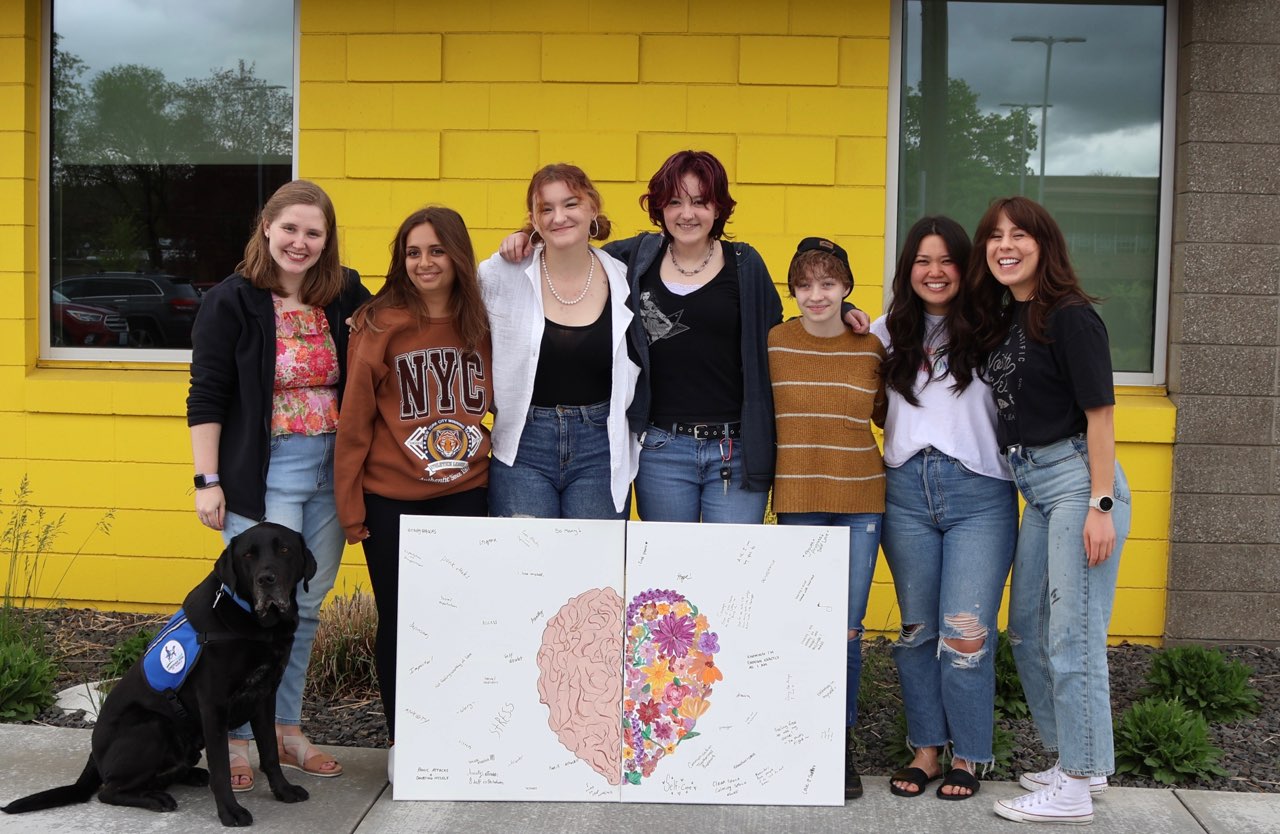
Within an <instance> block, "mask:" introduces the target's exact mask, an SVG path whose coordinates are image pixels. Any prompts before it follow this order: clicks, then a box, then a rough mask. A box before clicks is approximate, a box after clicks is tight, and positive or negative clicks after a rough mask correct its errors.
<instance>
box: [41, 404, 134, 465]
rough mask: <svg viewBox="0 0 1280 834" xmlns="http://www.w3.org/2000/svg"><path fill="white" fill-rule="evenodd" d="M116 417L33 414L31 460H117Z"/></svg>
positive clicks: (104, 415) (103, 415)
mask: <svg viewBox="0 0 1280 834" xmlns="http://www.w3.org/2000/svg"><path fill="white" fill-rule="evenodd" d="M115 423H116V418H115V417H114V416H112V415H108V414H32V415H30V416H29V417H28V420H27V426H28V435H27V458H28V459H29V460H92V461H109V460H115V458H116V448H115Z"/></svg>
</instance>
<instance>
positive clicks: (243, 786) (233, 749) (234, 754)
mask: <svg viewBox="0 0 1280 834" xmlns="http://www.w3.org/2000/svg"><path fill="white" fill-rule="evenodd" d="M248 753H249V743H248V742H247V741H246V742H245V743H243V744H236V743H235V741H233V740H231V739H227V759H228V761H230V763H231V790H232V792H233V793H248V792H249V791H251V790H253V767H252V766H251V765H250V764H249V755H248ZM237 761H238V762H239V764H237V763H236V762H237ZM236 779H243V780H245V781H244V782H241V783H240V784H236Z"/></svg>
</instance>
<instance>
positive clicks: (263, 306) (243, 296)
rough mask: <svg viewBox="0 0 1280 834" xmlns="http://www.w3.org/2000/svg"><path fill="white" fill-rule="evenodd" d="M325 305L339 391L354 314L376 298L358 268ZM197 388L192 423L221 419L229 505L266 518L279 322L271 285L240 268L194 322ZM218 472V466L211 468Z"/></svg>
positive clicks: (207, 298) (221, 461)
mask: <svg viewBox="0 0 1280 834" xmlns="http://www.w3.org/2000/svg"><path fill="white" fill-rule="evenodd" d="M343 272H344V275H345V277H346V283H345V284H344V285H343V288H342V292H341V293H340V294H339V296H338V298H337V300H335V301H334V302H332V303H331V304H329V305H328V306H326V307H325V308H324V313H325V318H327V319H328V320H329V332H330V333H332V334H333V342H334V347H335V348H337V352H338V397H339V400H341V397H342V391H343V389H344V388H345V387H346V382H347V325H346V320H347V319H348V318H350V316H351V314H352V313H354V312H355V310H356V308H357V307H359V306H360V305H361V304H363V303H364V302H365V301H366V300H367V299H368V298H369V295H370V294H369V291H368V290H367V289H365V287H364V285H363V284H361V283H360V276H359V274H358V273H356V271H355V270H353V269H347V268H346V267H343ZM191 344H192V350H191V388H190V390H189V392H188V393H187V425H188V426H198V425H201V424H204V423H219V424H220V425H221V426H222V436H221V439H220V441H219V443H218V473H217V474H218V477H219V479H220V480H221V485H222V492H223V495H225V496H226V500H227V510H228V511H229V512H233V513H235V514H236V515H241V516H244V517H246V518H252V519H254V520H257V521H261V520H262V519H263V518H264V517H265V516H266V492H267V466H268V463H269V462H270V458H271V404H272V400H273V396H274V391H273V389H274V386H275V376H276V324H275V308H274V306H273V304H272V299H271V292H270V291H269V290H262V289H258V288H257V287H254V286H253V284H251V283H249V280H248V279H247V278H245V277H244V276H243V275H240V274H239V273H236V274H233V275H230V276H228V277H227V278H225V279H223V280H222V281H221V282H220V283H218V285H217V286H215V287H213V288H211V289H210V290H209V291H208V292H207V293H205V295H204V298H203V300H202V302H201V304H200V312H199V313H198V314H197V315H196V321H195V325H194V326H193V327H192V330H191ZM204 474H212V473H204Z"/></svg>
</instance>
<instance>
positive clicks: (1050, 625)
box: [969, 197, 1131, 823]
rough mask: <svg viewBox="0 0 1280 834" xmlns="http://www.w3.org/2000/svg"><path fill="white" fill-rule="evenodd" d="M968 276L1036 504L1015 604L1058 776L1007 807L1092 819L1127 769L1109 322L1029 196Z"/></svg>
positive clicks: (997, 216)
mask: <svg viewBox="0 0 1280 834" xmlns="http://www.w3.org/2000/svg"><path fill="white" fill-rule="evenodd" d="M974 242H975V245H976V246H978V247H981V248H983V249H984V250H985V255H986V257H985V258H975V259H974V260H973V263H972V264H971V265H970V269H969V284H970V286H972V287H974V289H975V292H976V293H977V296H978V297H977V319H976V320H977V323H978V339H979V343H980V344H982V345H984V346H986V347H987V348H988V349H989V350H990V356H989V359H988V361H987V365H986V369H985V374H986V376H987V379H989V380H990V382H991V387H992V391H993V393H994V397H995V402H996V407H997V409H998V411H999V419H998V420H997V423H996V433H997V438H998V440H999V443H1000V446H1001V448H1002V449H1003V451H1004V456H1005V460H1006V461H1007V462H1008V464H1009V466H1010V468H1011V469H1012V471H1013V477H1014V481H1015V482H1016V483H1017V485H1018V489H1019V490H1020V491H1021V492H1022V496H1023V498H1024V499H1026V504H1027V506H1026V509H1025V510H1024V511H1023V514H1022V527H1021V529H1020V530H1019V532H1018V546H1017V553H1016V555H1015V557H1014V562H1013V583H1012V590H1011V593H1010V598H1009V636H1010V639H1011V640H1012V642H1013V652H1014V658H1015V660H1016V661H1017V664H1018V675H1019V677H1021V679H1022V686H1023V689H1024V690H1025V692H1026V695H1027V704H1028V705H1029V706H1030V708H1031V715H1032V718H1034V719H1035V722H1036V727H1037V728H1038V729H1039V731H1040V736H1041V738H1042V739H1043V741H1044V744H1045V747H1046V748H1047V749H1049V750H1050V751H1055V752H1057V754H1058V762H1057V763H1056V764H1055V765H1054V766H1053V767H1052V768H1050V769H1049V770H1046V771H1042V772H1040V773H1028V774H1024V775H1023V776H1022V778H1021V780H1020V781H1021V784H1022V786H1023V787H1025V788H1027V789H1029V790H1032V793H1030V794H1027V795H1025V796H1021V797H1018V798H1016V799H1007V800H1006V799H1002V800H999V801H998V802H996V804H995V812H996V813H997V814H998V815H1000V816H1002V817H1005V818H1007V819H1013V820H1020V821H1025V822H1074V823H1086V822H1090V821H1092V819H1093V800H1092V798H1091V796H1090V793H1091V791H1094V792H1096V791H1098V790H1103V789H1105V785H1106V776H1107V775H1108V774H1109V773H1111V772H1112V770H1113V769H1114V764H1115V761H1114V759H1115V751H1114V749H1113V746H1112V737H1111V693H1110V683H1109V680H1108V677H1107V626H1108V623H1109V622H1110V619H1111V603H1112V600H1113V599H1114V597H1115V588H1116V574H1117V572H1118V570H1119V567H1120V551H1121V549H1122V548H1123V546H1124V540H1125V537H1126V536H1127V535H1128V533H1129V522H1130V516H1131V506H1130V500H1131V499H1130V494H1129V487H1128V483H1127V482H1126V481H1125V477H1124V472H1123V471H1122V470H1121V468H1120V465H1119V463H1118V462H1117V461H1116V456H1115V431H1114V427H1113V411H1114V408H1115V393H1114V390H1113V386H1112V380H1111V353H1110V347H1109V344H1108V340H1107V330H1106V327H1105V326H1104V325H1103V323H1102V319H1101V318H1099V316H1098V314H1097V312H1096V311H1095V310H1094V309H1093V304H1092V302H1093V301H1094V299H1093V298H1091V297H1090V296H1089V295H1088V294H1086V293H1085V292H1084V290H1082V289H1081V288H1080V283H1079V281H1078V280H1077V278H1076V274H1075V271H1074V270H1073V269H1072V267H1071V261H1070V259H1069V258H1068V256H1067V246H1066V241H1065V239H1064V238H1063V235H1062V231H1061V230H1060V229H1059V228H1058V224H1057V223H1056V222H1054V220H1053V218H1052V217H1050V216H1049V213H1048V212H1046V211H1045V210H1044V208H1043V207H1041V206H1040V205H1039V204H1037V203H1035V202H1033V201H1031V200H1028V199H1026V198H1025V197H1008V198H1005V199H1000V200H996V201H995V202H994V203H992V205H991V207H990V208H989V209H987V212H986V214H984V215H983V217H982V220H981V221H980V222H979V223H978V230H977V233H976V234H975V235H974Z"/></svg>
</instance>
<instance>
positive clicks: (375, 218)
mask: <svg viewBox="0 0 1280 834" xmlns="http://www.w3.org/2000/svg"><path fill="white" fill-rule="evenodd" d="M315 182H316V185H319V186H320V187H321V188H323V189H324V190H325V191H326V192H327V193H328V194H329V198H330V199H331V200H333V207H334V211H335V212H336V213H337V215H338V230H339V243H340V244H341V243H344V241H343V240H342V236H343V235H344V234H345V232H346V230H347V229H348V228H353V227H358V226H374V227H377V228H385V227H386V226H387V224H388V222H389V221H388V214H389V212H390V209H391V184H390V183H389V182H386V181H384V180H336V179H328V178H322V179H317V180H316V181H315ZM340 254H345V252H341V253H340Z"/></svg>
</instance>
